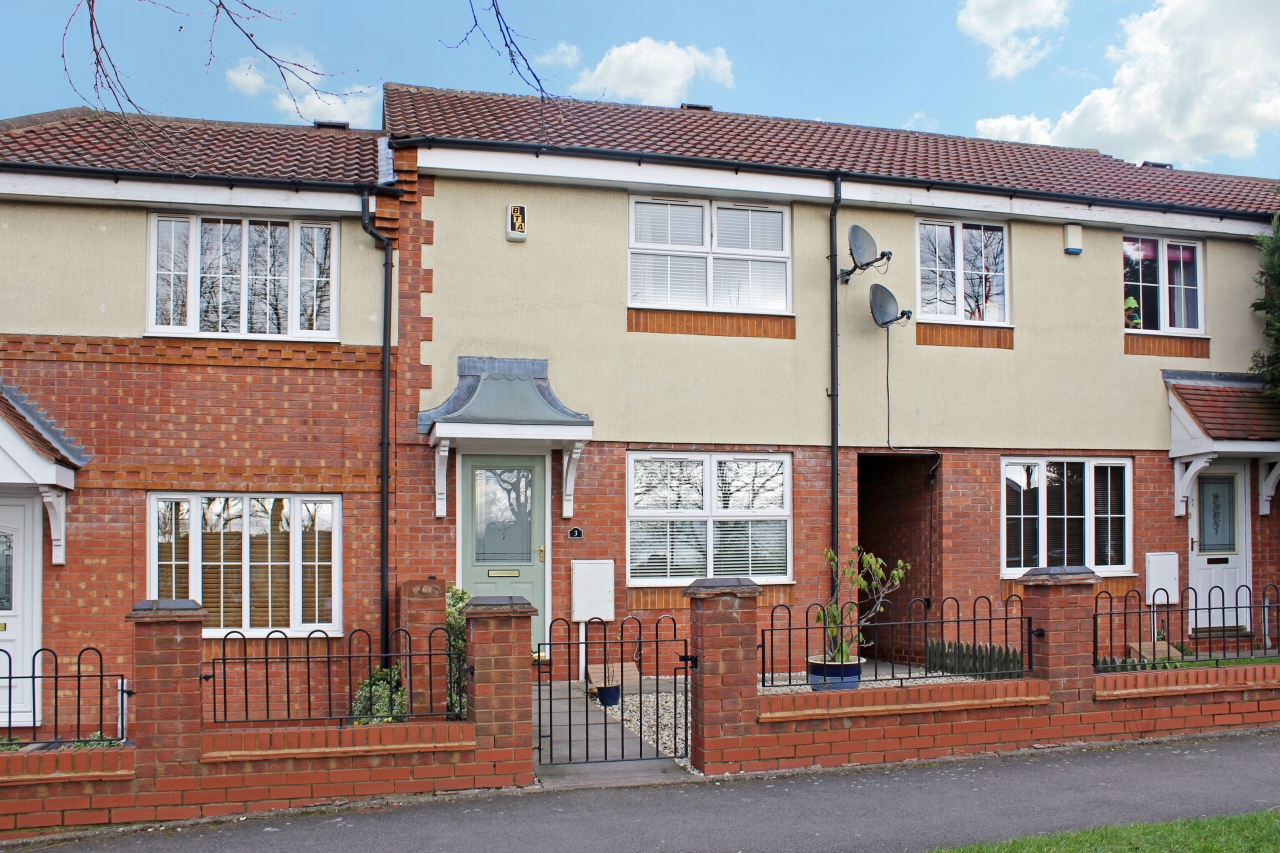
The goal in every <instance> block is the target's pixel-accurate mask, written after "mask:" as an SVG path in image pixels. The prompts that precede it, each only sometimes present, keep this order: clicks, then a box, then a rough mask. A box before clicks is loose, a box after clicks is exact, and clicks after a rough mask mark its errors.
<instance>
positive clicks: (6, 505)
mask: <svg viewBox="0 0 1280 853" xmlns="http://www.w3.org/2000/svg"><path fill="white" fill-rule="evenodd" d="M41 508H42V507H41V503H40V498H39V497H38V496H34V497H9V496H5V495H0V738H3V737H7V736H8V729H9V728H10V727H11V726H12V727H14V728H17V727H20V726H21V727H28V726H31V725H32V720H33V718H34V719H35V722H36V724H37V725H38V724H39V713H40V697H39V694H40V690H39V689H38V687H37V685H35V683H34V680H33V679H32V677H31V676H32V675H38V674H39V672H40V670H39V667H40V662H39V661H33V656H34V655H35V653H36V650H37V649H38V648H40V557H41V553H40V537H41V532H40V525H41V515H40V513H41ZM33 666H34V667H35V669H34V670H33ZM10 675H12V676H14V678H6V676H10Z"/></svg>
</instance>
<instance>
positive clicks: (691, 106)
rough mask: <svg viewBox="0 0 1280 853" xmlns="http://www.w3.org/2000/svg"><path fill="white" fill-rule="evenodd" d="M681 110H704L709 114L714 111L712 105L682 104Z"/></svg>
mask: <svg viewBox="0 0 1280 853" xmlns="http://www.w3.org/2000/svg"><path fill="white" fill-rule="evenodd" d="M680 109H682V110H702V111H703V112H704V113H709V112H711V111H712V110H711V105H710V104H681V105H680Z"/></svg>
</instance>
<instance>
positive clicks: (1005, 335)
mask: <svg viewBox="0 0 1280 853" xmlns="http://www.w3.org/2000/svg"><path fill="white" fill-rule="evenodd" d="M916 345H917V346H932V347H973V348H976V349H1008V350H1011V349H1013V326H1008V325H997V324H995V323H958V322H954V321H952V322H946V321H944V322H938V323H935V322H934V321H932V320H925V321H921V320H917V321H916Z"/></svg>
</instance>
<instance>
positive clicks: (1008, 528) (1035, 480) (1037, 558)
mask: <svg viewBox="0 0 1280 853" xmlns="http://www.w3.org/2000/svg"><path fill="white" fill-rule="evenodd" d="M1130 482H1131V466H1130V463H1129V461H1128V460H1124V459H1006V460H1004V561H1003V572H1002V574H1003V576H1004V577H1011V578H1016V577H1020V576H1021V575H1023V574H1024V573H1025V572H1027V571H1028V570H1030V569H1035V568H1040V567H1043V566H1088V567H1089V568H1091V569H1093V570H1094V571H1096V572H1097V573H1098V574H1127V573H1129V572H1130V571H1131V568H1130V566H1131V565H1132V563H1131V561H1130V559H1129V557H1130V548H1131V544H1130V543H1131V539H1132V537H1131V518H1132V513H1131V511H1130V505H1131V501H1132V498H1131V493H1132V489H1131V487H1130Z"/></svg>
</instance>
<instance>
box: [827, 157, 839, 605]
mask: <svg viewBox="0 0 1280 853" xmlns="http://www.w3.org/2000/svg"><path fill="white" fill-rule="evenodd" d="M832 182H833V184H834V186H835V189H834V195H833V197H832V202H831V255H830V260H831V387H830V388H829V389H827V396H828V397H830V398H831V552H832V553H833V554H835V555H836V556H837V557H839V556H840V304H839V296H840V256H839V251H838V249H837V242H838V238H837V235H836V216H837V214H839V212H840V173H839V172H837V173H836V174H835V175H834V176H833V178H832ZM839 590H840V575H839V573H838V571H837V572H836V573H835V574H833V575H832V576H831V594H832V595H833V596H834V595H835V594H836V593H837V592H839Z"/></svg>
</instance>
